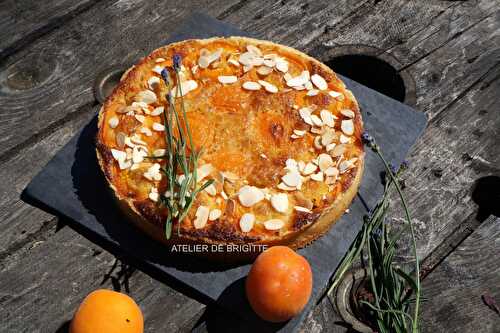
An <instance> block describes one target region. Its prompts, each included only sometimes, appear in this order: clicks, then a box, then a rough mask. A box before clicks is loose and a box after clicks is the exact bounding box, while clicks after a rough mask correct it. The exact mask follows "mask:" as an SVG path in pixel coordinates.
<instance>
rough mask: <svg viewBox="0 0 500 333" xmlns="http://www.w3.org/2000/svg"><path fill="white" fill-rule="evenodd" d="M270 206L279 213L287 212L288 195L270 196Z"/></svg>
mask: <svg viewBox="0 0 500 333" xmlns="http://www.w3.org/2000/svg"><path fill="white" fill-rule="evenodd" d="M271 206H273V208H274V209H275V210H276V211H277V212H279V213H286V211H287V210H288V195H286V194H285V193H278V194H273V195H272V196H271Z"/></svg>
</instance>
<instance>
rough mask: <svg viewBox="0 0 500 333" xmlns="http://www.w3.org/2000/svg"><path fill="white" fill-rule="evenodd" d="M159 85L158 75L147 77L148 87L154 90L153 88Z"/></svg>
mask: <svg viewBox="0 0 500 333" xmlns="http://www.w3.org/2000/svg"><path fill="white" fill-rule="evenodd" d="M159 85H160V78H159V77H158V76H152V77H150V78H149V79H148V87H149V89H151V90H155V88H156V87H157V86H159Z"/></svg>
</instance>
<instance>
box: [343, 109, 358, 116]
mask: <svg viewBox="0 0 500 333" xmlns="http://www.w3.org/2000/svg"><path fill="white" fill-rule="evenodd" d="M340 113H341V114H342V115H344V116H346V117H347V118H354V116H355V114H354V111H352V110H349V109H342V110H340Z"/></svg>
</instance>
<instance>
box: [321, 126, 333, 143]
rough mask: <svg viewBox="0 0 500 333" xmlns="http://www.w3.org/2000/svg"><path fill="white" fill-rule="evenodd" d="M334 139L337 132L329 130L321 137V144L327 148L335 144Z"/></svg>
mask: <svg viewBox="0 0 500 333" xmlns="http://www.w3.org/2000/svg"><path fill="white" fill-rule="evenodd" d="M333 139H335V131H334V130H333V129H330V128H328V130H326V131H325V132H324V133H323V135H322V136H321V144H322V145H323V146H325V147H326V146H328V145H329V144H331V143H332V142H333Z"/></svg>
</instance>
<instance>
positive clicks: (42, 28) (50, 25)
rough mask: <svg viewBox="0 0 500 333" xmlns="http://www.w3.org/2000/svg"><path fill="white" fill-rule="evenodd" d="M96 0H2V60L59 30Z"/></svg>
mask: <svg viewBox="0 0 500 333" xmlns="http://www.w3.org/2000/svg"><path fill="white" fill-rule="evenodd" d="M96 2H97V1H96V0H58V1H29V0H20V1H17V0H6V1H2V2H1V3H0V60H1V59H3V58H5V57H7V56H8V55H9V54H12V53H14V52H16V51H17V50H19V49H21V48H23V47H24V46H26V45H28V44H30V43H31V42H33V41H34V40H36V39H37V38H39V37H40V36H43V35H44V34H46V33H48V32H49V31H51V30H54V29H57V28H58V27H59V26H60V25H61V24H63V23H65V22H67V21H68V20H70V19H72V18H73V17H75V16H77V15H78V14H80V13H82V12H84V11H86V10H88V9H89V8H90V7H92V6H93V5H94V4H95V3H96Z"/></svg>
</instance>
